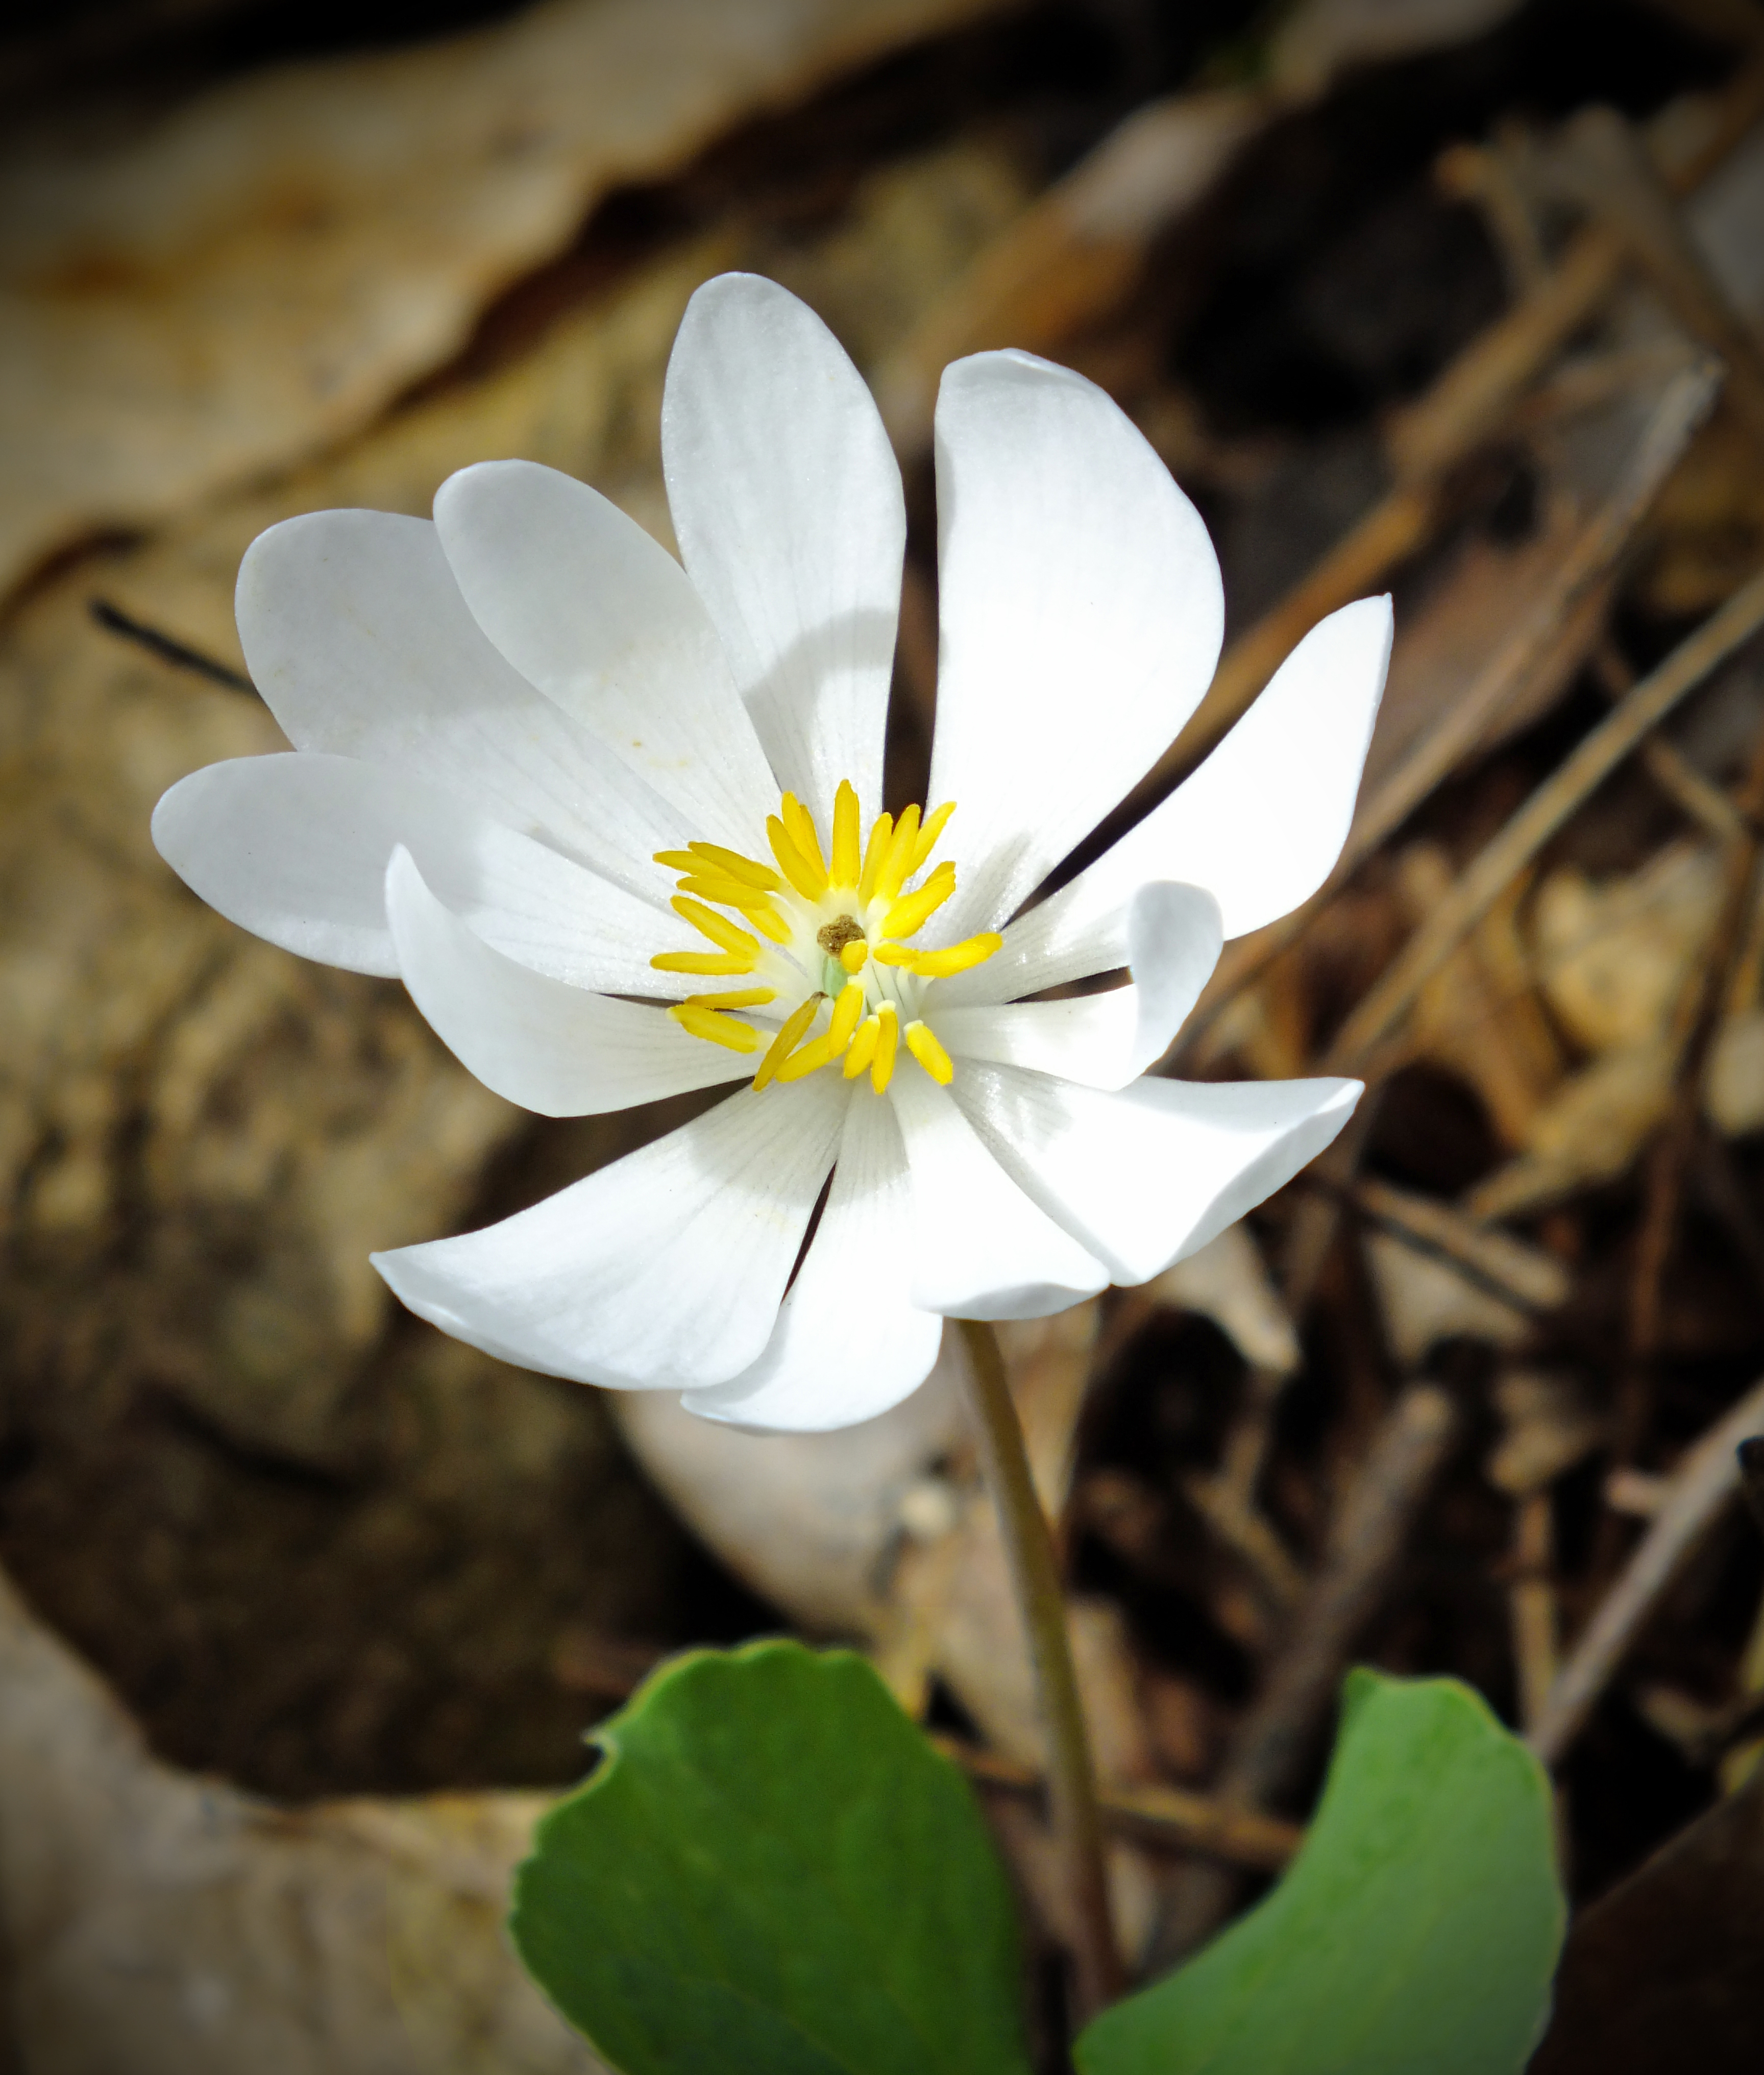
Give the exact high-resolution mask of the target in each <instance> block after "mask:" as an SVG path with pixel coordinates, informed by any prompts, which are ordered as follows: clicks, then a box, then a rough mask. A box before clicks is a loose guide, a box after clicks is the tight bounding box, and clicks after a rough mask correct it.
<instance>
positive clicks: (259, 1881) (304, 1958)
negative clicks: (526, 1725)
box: [0, 1577, 600, 2075]
mask: <svg viewBox="0 0 1764 2075" xmlns="http://www.w3.org/2000/svg"><path fill="white" fill-rule="evenodd" d="M544 1807H545V1798H544V1797H542V1796H540V1795H533V1794H478V1795H442V1796H437V1797H435V1798H433V1799H431V1800H420V1801H418V1800H413V1801H407V1802H369V1801H350V1802H335V1803H330V1804H320V1805H319V1806H317V1807H315V1808H307V1809H300V1810H292V1809H280V1808H274V1807H272V1806H271V1805H270V1804H267V1803H264V1802H261V1801H257V1800H252V1799H251V1797H249V1796H247V1795H243V1794H241V1793H239V1792H238V1791H236V1790H235V1789H234V1788H231V1787H227V1786H226V1785H224V1784H222V1783H220V1782H218V1781H216V1780H212V1779H200V1778H197V1777H195V1776H193V1775H190V1774H188V1773H180V1772H177V1771H174V1770H173V1769H172V1767H170V1766H164V1765H161V1764H159V1762H156V1761H155V1759H154V1758H151V1756H150V1755H149V1754H147V1751H146V1750H145V1749H144V1748H143V1744H142V1741H141V1737H140V1735H139V1732H138V1731H137V1730H136V1729H135V1726H134V1725H133V1724H132V1723H131V1722H130V1721H129V1720H128V1718H127V1717H126V1716H125V1715H124V1713H122V1709H121V1708H119V1707H118V1705H117V1703H116V1702H115V1700H114V1699H113V1698H112V1697H111V1696H110V1693H109V1692H107V1691H106V1689H105V1688H103V1687H102V1686H101V1684H100V1683H99V1682H98V1680H97V1679H95V1678H94V1677H93V1675H92V1673H91V1672H90V1671H89V1670H88V1669H87V1668H86V1667H85V1666H84V1665H83V1664H81V1663H80V1662H79V1661H78V1660H77V1659H76V1658H75V1657H74V1656H73V1655H72V1652H71V1651H69V1650H68V1649H67V1648H66V1647H65V1646H64V1644H62V1643H61V1642H60V1641H59V1640H57V1639H56V1638H55V1637H53V1636H52V1635H51V1634H49V1633H48V1630H46V1629H44V1628H43V1626H42V1625H41V1624H40V1623H39V1621H36V1620H35V1619H34V1618H33V1617H32V1616H31V1613H30V1612H29V1611H28V1610H27V1608H26V1607H25V1605H24V1604H23V1601H21V1600H20V1599H19V1597H18V1596H17V1594H16V1593H15V1592H14V1591H13V1589H12V1588H11V1587H10V1584H7V1583H6V1580H4V1578H3V1577H0V1916H3V1923H4V1929H5V1937H6V1959H7V1969H8V1975H9V1979H8V1982H7V1990H8V2001H9V2004H10V2010H9V2016H10V2023H11V2027H12V2028H13V2031H14V2036H15V2040H16V2044H17V2048H18V2051H19V2054H20V2056H21V2057H22V2060H23V2065H25V2066H27V2067H28V2068H29V2069H31V2071H32V2075H240V2071H242V2070H243V2069H250V2070H251V2075H491V2071H495V2075H593V2071H594V2070H595V2069H598V2067H599V2065H600V2064H599V2062H598V2061H596V2060H595V2058H594V2056H593V2055H592V2054H591V2053H590V2052H589V2051H588V2049H587V2048H586V2045H585V2044H583V2043H582V2040H580V2039H578V2037H576V2036H575V2035H574V2033H572V2032H570V2031H569V2029H568V2027H566V2026H565V2024H564V2023H563V2022H562V2021H561V2019H559V2018H558V2017H557V2016H556V2015H554V2014H553V2011H551V2010H550V2009H549V2007H547V2005H546V2004H545V2002H544V2000H543V1999H542V1998H541V1997H540V1994H539V1993H538V1991H537V1990H536V1989H535V1988H534V1987H533V1986H532V1983H531V1982H529V1981H528V1979H527V1978H526V1976H525V1974H524V1973H523V1972H522V1970H521V1968H520V1965H519V1963H518V1962H517V1961H516V1959H515V1957H514V1955H513V1953H512V1952H511V1950H510V1949H509V1948H508V1946H507V1942H506V1940H504V1938H503V1932H502V1919H503V1913H504V1911H505V1909H506V1907H507V1892H508V1882H509V1878H510V1876H511V1873H512V1871H513V1869H514V1866H515V1865H516V1862H517V1861H518V1860H519V1859H520V1858H522V1857H523V1856H524V1853H525V1852H526V1850H527V1849H528V1841H529V1838H530V1837H531V1833H532V1824H533V1822H534V1820H535V1819H536V1816H538V1815H539V1814H540V1812H541V1811H542V1809H543V1808H544Z"/></svg>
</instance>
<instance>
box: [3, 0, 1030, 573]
mask: <svg viewBox="0 0 1764 2075" xmlns="http://www.w3.org/2000/svg"><path fill="white" fill-rule="evenodd" d="M998 4H999V0H743V4H742V5H741V6H727V5H725V4H722V0H550V4H549V5H546V6H539V7H536V8H533V9H532V10H529V11H528V12H526V13H524V14H520V15H519V16H517V17H516V19H514V20H513V21H511V22H509V23H506V24H499V25H498V26H496V27H491V28H489V29H485V30H482V31H478V32H476V33H474V34H473V35H466V36H461V37H456V38H453V39H449V40H447V41H445V42H443V43H433V44H429V45H426V46H422V47H419V48H413V49H407V50H402V51H395V52H383V53H374V54H371V55H366V56H346V57H341V58H333V59H327V60H319V61H315V62H308V63H305V64H292V65H287V66H283V67H280V68H274V69H272V70H270V71H267V72H260V73H257V74H254V75H251V76H250V77H246V78H244V79H242V80H240V81H236V82H234V83H232V84H230V85H225V86H222V87H220V88H218V89H214V90H213V92H211V93H208V94H205V95H204V96H203V97H201V98H200V99H198V100H197V101H194V102H193V103H191V104H189V105H188V106H185V107H184V108H183V109H181V110H178V111H176V113H174V114H172V116H171V117H170V118H168V119H167V120H166V121H165V122H163V123H162V124H161V125H160V126H159V127H158V128H157V129H156V130H154V131H153V132H152V133H151V134H150V135H148V136H147V137H145V138H143V139H140V140H139V141H138V142H135V143H130V144H129V145H127V146H126V147H122V148H121V149H118V150H116V151H111V152H109V153H106V154H103V155H93V154H92V153H90V152H89V151H88V152H86V153H85V154H83V155H80V156H78V157H73V156H71V155H70V156H65V157H39V158H38V159H32V160H27V161H26V162H24V163H23V164H19V163H16V162H15V163H14V164H12V165H11V166H10V167H8V168H5V169H4V170H3V171H0V225H3V226H5V230H4V231H3V233H0V447H3V448H4V449H5V450H6V455H7V466H6V473H5V476H4V478H3V480H0V591H4V590H6V588H8V587H9V586H10V585H11V584H12V583H13V582H15V581H16V580H17V578H19V576H20V575H21V574H23V572H24V571H25V570H27V569H29V568H30V567H31V565H34V564H35V562H36V561H39V560H40V559H41V558H42V557H44V556H45V555H47V554H48V553H50V552H52V550H53V549H56V548H57V547H59V546H60V545H63V544H64V543H65V542H66V541H68V540H70V539H75V538H77V537H80V536H83V535H85V534H89V533H91V532H97V531H99V530H101V529H104V528H115V527H133V526H141V525H145V524H152V523H155V522H157V521H159V520H163V519H164V518H165V517H166V516H168V515H169V514H171V513H172V512H176V511H179V510H180V509H184V508H188V507H189V506H190V505H191V504H192V503H194V502H195V501H196V500H197V499H199V498H201V497H203V496H205V495H208V494H209V493H211V492H213V491H215V490H216V489H217V488H219V487H222V486H224V485H226V484H229V483H236V482H238V481H239V480H241V479H242V478H245V477H246V476H248V475H252V474H261V473H263V471H265V470H269V469H271V468H275V467H281V466H286V465H288V463H289V462H292V461H295V460H296V459H297V458H300V456H301V455H303V454H307V453H309V452H310V451H312V450H313V449H314V448H315V447H317V446H318V445H321V444H322V443H328V442H331V441H337V440H338V439H340V438H342V437H345V436H346V435H348V434H350V433H354V432H355V431H356V430H357V429H359V428H360V427H362V425H366V423H367V422H368V421H369V420H371V418H372V417H373V416H374V415H375V413H376V412H379V410H380V409H382V408H383V407H384V405H385V404H387V402H388V401H389V400H391V398H392V397H394V396H395V395H396V394H397V393H398V392H399V391H400V390H401V389H403V388H404V387H406V386H408V384H409V383H411V382H412V380H414V379H416V377H417V376H418V375H422V374H424V373H426V372H428V371H430V370H431V369H433V368H435V367H438V366H439V365H441V363H442V362H445V360H446V359H448V358H449V356H451V355H452V354H453V353H455V352H456V351H457V350H458V348H459V347H460V346H462V344H463V343H464V342H465V340H466V338H467V336H468V335H469V333H470V329H471V325H472V324H473V321H474V319H475V317H476V316H477V314H478V312H479V311H480V310H481V309H482V307H483V305H484V304H485V302H486V301H487V300H488V298H489V297H490V296H492V295H494V294H495V292H497V291H498V290H499V288H503V286H505V285H506V284H507V283H509V282H511V280H514V279H516V276H518V275H520V274H521V273H522V272H524V271H526V270H528V269H529V268H531V267H533V266H535V265H536V264H537V263H539V262H540V261H542V260H545V259H549V257H550V256H552V255H553V254H555V253H556V252H557V251H560V250H561V248H562V247H563V246H565V244H566V243H567V242H568V241H569V238H570V237H571V236H572V235H573V234H574V231H575V230H576V228H577V226H578V225H579V224H580V223H581V222H582V218H583V217H584V216H585V214H586V212H587V210H588V209H589V207H590V205H591V204H592V203H593V201H594V200H595V198H596V197H598V196H599V195H602V194H603V193H606V192H607V190H608V189H609V188H611V187H612V186H614V185H615V184H618V183H619V182H621V181H631V180H646V179H653V178H655V177H656V176H660V175H661V174H663V173H665V172H667V171H669V169H670V168H673V167H675V166H677V165H678V164H681V162H682V161H683V160H684V159H686V158H687V157H689V155H691V154H692V153H694V151H698V150H699V149H701V148H702V147H703V146H704V145H705V144H706V143H707V142H708V141H709V140H710V139H711V138H712V137H714V135H716V134H717V133H718V131H719V130H723V129H724V128H726V127H727V126H728V125H729V124H730V123H731V122H734V121H735V120H736V119H738V118H739V117H741V116H743V115H744V114H748V113H750V112H752V111H756V110H763V109H768V108H771V107H774V106H778V105H780V104H781V103H783V102H785V101H789V100H790V99H792V98H794V97H798V96H800V95H801V94H802V93H805V92H807V91H809V90H810V89H812V88H813V87H814V85H817V84H818V82H820V81H822V80H825V79H826V78H828V77H830V76H832V75H833V74H834V72H837V71H839V70H840V69H841V68H846V67H849V66H851V65H853V64H856V63H858V62H859V61H860V60H864V59H867V58H872V57H874V56H877V55H879V54H880V53H881V52H884V51H886V50H888V49H889V48H894V47H896V46H898V45H899V44H901V43H905V42H906V41H909V40H910V39H913V38H916V37H919V36H922V35H927V34H930V33H931V32H934V31H937V30H939V29H945V28H949V27H953V26H954V25H956V24H958V23H962V22H964V21H967V20H969V19H973V18H975V16H977V15H979V14H983V13H985V12H987V11H988V10H989V9H990V8H992V7H994V6H996V5H998Z"/></svg>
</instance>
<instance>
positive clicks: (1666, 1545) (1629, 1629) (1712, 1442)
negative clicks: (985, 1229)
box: [1528, 1381, 1764, 1765]
mask: <svg viewBox="0 0 1764 2075" xmlns="http://www.w3.org/2000/svg"><path fill="white" fill-rule="evenodd" d="M1761 1429H1764V1381H1760V1382H1758V1383H1755V1384H1754V1385H1753V1386H1752V1388H1751V1389H1750V1390H1749V1391H1748V1392H1747V1393H1746V1394H1745V1397H1744V1398H1741V1400H1740V1402H1739V1403H1738V1404H1737V1405H1736V1406H1734V1407H1733V1410H1731V1411H1730V1412H1729V1413H1727V1414H1725V1416H1724V1417H1723V1418H1721V1419H1719V1420H1717V1421H1716V1423H1715V1425H1714V1426H1713V1427H1711V1428H1710V1429H1709V1430H1708V1432H1707V1433H1706V1434H1705V1435H1704V1436H1703V1438H1702V1439H1700V1441H1698V1442H1697V1443H1696V1444H1695V1445H1694V1446H1693V1447H1692V1448H1691V1450H1690V1451H1689V1452H1688V1453H1687V1455H1686V1456H1685V1457H1684V1460H1683V1461H1682V1462H1681V1463H1680V1464H1679V1467H1678V1468H1677V1470H1676V1471H1675V1472H1674V1474H1673V1477H1672V1479H1671V1485H1670V1486H1669V1488H1668V1489H1667V1495H1666V1501H1665V1503H1664V1504H1663V1506H1661V1508H1660V1510H1659V1511H1658V1513H1657V1514H1655V1515H1654V1520H1653V1523H1652V1525H1651V1526H1650V1527H1649V1529H1648V1531H1647V1533H1646V1535H1643V1537H1642V1540H1641V1542H1640V1543H1639V1544H1638V1547H1637V1548H1636V1550H1635V1551H1634V1555H1631V1557H1630V1558H1629V1562H1628V1563H1626V1564H1625V1566H1624V1568H1623V1569H1622V1571H1621V1573H1620V1574H1619V1576H1618V1577H1617V1580H1616V1582H1615V1583H1614V1584H1613V1586H1612V1587H1611V1589H1610V1591H1609V1592H1607V1593H1606V1594H1605V1598H1604V1600H1603V1601H1601V1602H1600V1606H1599V1609H1598V1611H1597V1612H1596V1613H1595V1614H1594V1615H1593V1617H1592V1620H1591V1621H1589V1622H1588V1624H1587V1626H1586V1628H1585V1630H1584V1631H1583V1632H1582V1634H1581V1635H1580V1639H1579V1641H1578V1642H1576V1644H1575V1646H1574V1648H1573V1650H1572V1651H1571V1653H1570V1655H1569V1657H1568V1660H1567V1663H1566V1664H1565V1665H1563V1668H1562V1673H1561V1676H1560V1677H1559V1679H1557V1680H1556V1682H1555V1686H1554V1687H1553V1688H1551V1693H1550V1698H1549V1701H1548V1704H1547V1706H1546V1707H1545V1708H1544V1710H1543V1713H1542V1717H1540V1719H1539V1720H1538V1724H1537V1726H1536V1727H1535V1728H1534V1729H1533V1730H1532V1732H1531V1734H1530V1738H1529V1740H1528V1741H1529V1742H1530V1746H1531V1748H1532V1749H1533V1750H1534V1751H1535V1752H1536V1753H1537V1754H1538V1757H1539V1758H1542V1760H1543V1762H1544V1763H1545V1764H1546V1765H1554V1764H1555V1762H1557V1760H1558V1759H1559V1758H1561V1756H1562V1754H1563V1752H1564V1751H1566V1750H1567V1748H1568V1746H1570V1745H1571V1743H1572V1742H1574V1739H1575V1737H1576V1736H1577V1735H1578V1734H1579V1733H1580V1729H1581V1728H1582V1727H1583V1726H1584V1724H1585V1722H1586V1720H1587V1717H1588V1716H1589V1715H1590V1714H1591V1713H1592V1709H1593V1708H1594V1707H1595V1706H1596V1704H1597V1701H1598V1699H1599V1696H1600V1694H1601V1693H1603V1692H1604V1691H1605V1688H1606V1687H1607V1686H1608V1685H1609V1683H1610V1680H1611V1678H1612V1675H1613V1673H1614V1672H1615V1671H1616V1670H1617V1666H1618V1665H1619V1664H1620V1663H1621V1662H1622V1659H1623V1657H1624V1654H1625V1651H1627V1650H1628V1649H1629V1646H1630V1645H1631V1644H1632V1643H1633V1642H1634V1641H1635V1639H1636V1638H1637V1636H1638V1634H1640V1633H1641V1630H1642V1627H1643V1626H1645V1624H1646V1621H1648V1619H1649V1617H1650V1615H1652V1613H1654V1609H1656V1608H1657V1607H1658V1605H1659V1603H1660V1601H1661V1598H1662V1597H1663V1595H1664V1593H1665V1592H1666V1590H1667V1587H1668V1586H1669V1585H1671V1583H1672V1581H1673V1580H1674V1579H1675V1578H1676V1577H1677V1576H1678V1575H1679V1572H1680V1571H1681V1570H1682V1569H1683V1566H1684V1564H1685V1563H1686V1562H1687V1560H1688V1559H1689V1558H1690V1557H1691V1556H1692V1555H1693V1554H1694V1553H1695V1552H1696V1550H1697V1549H1698V1548H1699V1547H1700V1546H1701V1544H1702V1542H1703V1539H1704V1536H1705V1535H1707V1534H1708V1531H1709V1529H1710V1528H1711V1527H1712V1526H1713V1524H1714V1522H1715V1521H1716V1518H1717V1517H1718V1516H1719V1515H1720V1514H1721V1511H1722V1510H1723V1509H1724V1508H1725V1507H1726V1506H1729V1504H1730V1503H1731V1502H1732V1501H1733V1500H1734V1499H1735V1498H1736V1497H1737V1496H1738V1493H1739V1489H1740V1465H1739V1460H1738V1454H1737V1451H1738V1448H1739V1445H1740V1443H1741V1442H1742V1441H1745V1440H1748V1439H1751V1438H1752V1437H1753V1436H1754V1435H1757V1434H1758V1432H1759V1431H1760V1430H1761Z"/></svg>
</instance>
